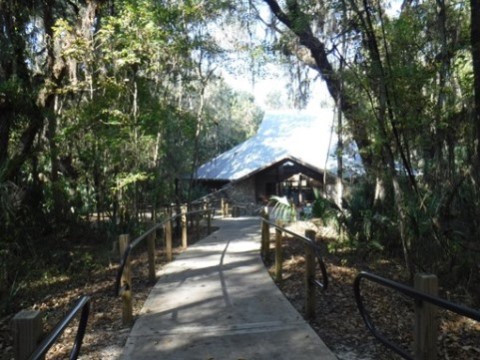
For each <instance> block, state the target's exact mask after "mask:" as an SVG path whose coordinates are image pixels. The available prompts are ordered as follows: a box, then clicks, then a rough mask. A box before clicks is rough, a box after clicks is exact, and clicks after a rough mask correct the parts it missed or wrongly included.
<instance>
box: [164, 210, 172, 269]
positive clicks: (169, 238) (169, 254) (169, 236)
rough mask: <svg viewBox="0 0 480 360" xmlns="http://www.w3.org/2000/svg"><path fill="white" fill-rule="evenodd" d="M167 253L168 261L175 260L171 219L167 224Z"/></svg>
mask: <svg viewBox="0 0 480 360" xmlns="http://www.w3.org/2000/svg"><path fill="white" fill-rule="evenodd" d="M165 253H166V255H167V261H169V262H170V261H172V260H173V254H172V219H171V218H170V217H169V218H168V220H167V222H166V224H165Z"/></svg>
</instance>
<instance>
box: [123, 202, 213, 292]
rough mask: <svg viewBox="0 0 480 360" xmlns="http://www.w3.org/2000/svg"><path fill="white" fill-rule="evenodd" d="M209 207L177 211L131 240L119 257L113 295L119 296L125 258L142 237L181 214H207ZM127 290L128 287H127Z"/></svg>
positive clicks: (144, 237)
mask: <svg viewBox="0 0 480 360" xmlns="http://www.w3.org/2000/svg"><path fill="white" fill-rule="evenodd" d="M210 211H211V210H210V209H203V210H194V211H190V212H187V213H177V214H174V215H172V216H170V217H169V218H167V219H165V220H164V221H163V222H161V223H157V224H155V225H153V226H152V227H151V228H150V229H148V230H147V231H146V232H145V233H143V234H142V235H140V236H139V237H137V238H136V239H135V240H133V241H132V242H131V243H130V244H128V246H127V248H126V249H125V251H124V253H123V254H122V257H121V261H120V265H119V267H118V271H117V275H116V278H115V290H114V295H115V296H119V295H120V285H121V280H122V275H123V272H124V269H125V265H126V263H127V259H128V257H129V256H130V253H131V252H132V250H133V249H134V248H135V247H137V246H138V245H139V244H140V243H141V242H142V241H143V240H144V239H146V238H147V237H148V236H149V235H150V234H151V233H152V232H154V231H156V230H157V229H159V228H163V226H165V224H166V223H167V222H169V221H173V220H175V219H177V218H180V217H181V216H183V215H186V216H189V215H196V214H200V213H203V214H204V213H207V214H209V213H210ZM127 290H128V289H127Z"/></svg>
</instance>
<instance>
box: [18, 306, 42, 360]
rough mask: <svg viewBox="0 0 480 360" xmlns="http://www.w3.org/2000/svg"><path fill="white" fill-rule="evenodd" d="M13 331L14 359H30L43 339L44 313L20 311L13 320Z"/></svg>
mask: <svg viewBox="0 0 480 360" xmlns="http://www.w3.org/2000/svg"><path fill="white" fill-rule="evenodd" d="M11 330H12V336H13V351H14V359H15V360H25V359H28V358H29V357H30V355H31V354H32V353H33V352H34V351H35V349H36V348H37V346H38V344H39V343H40V341H41V339H42V335H43V324H42V313H41V312H40V311H27V310H22V311H20V312H19V313H17V314H16V315H15V316H14V317H13V319H12V323H11Z"/></svg>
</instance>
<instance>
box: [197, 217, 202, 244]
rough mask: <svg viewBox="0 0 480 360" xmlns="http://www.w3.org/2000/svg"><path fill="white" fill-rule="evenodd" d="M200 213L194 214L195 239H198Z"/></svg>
mask: <svg viewBox="0 0 480 360" xmlns="http://www.w3.org/2000/svg"><path fill="white" fill-rule="evenodd" d="M201 217H202V213H197V214H195V233H196V234H197V240H198V239H200V218H201Z"/></svg>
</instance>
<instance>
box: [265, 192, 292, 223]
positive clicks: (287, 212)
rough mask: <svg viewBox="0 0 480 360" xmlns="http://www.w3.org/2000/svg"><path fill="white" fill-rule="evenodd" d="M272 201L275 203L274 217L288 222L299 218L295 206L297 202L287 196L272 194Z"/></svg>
mask: <svg viewBox="0 0 480 360" xmlns="http://www.w3.org/2000/svg"><path fill="white" fill-rule="evenodd" d="M270 201H271V202H273V203H274V205H273V209H272V218H274V219H276V220H282V221H286V222H293V221H296V220H297V209H296V208H295V204H294V203H293V202H291V201H289V200H288V199H287V197H286V196H276V195H272V196H271V197H270Z"/></svg>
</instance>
